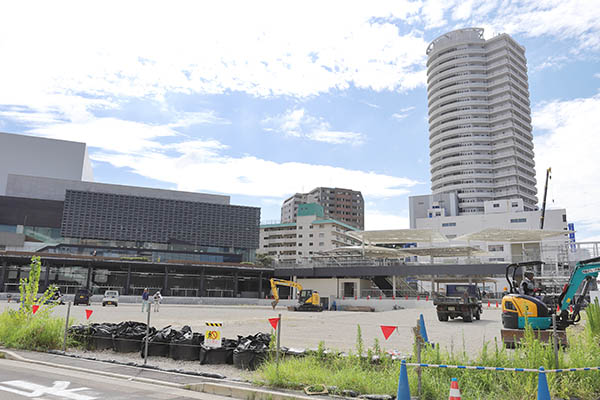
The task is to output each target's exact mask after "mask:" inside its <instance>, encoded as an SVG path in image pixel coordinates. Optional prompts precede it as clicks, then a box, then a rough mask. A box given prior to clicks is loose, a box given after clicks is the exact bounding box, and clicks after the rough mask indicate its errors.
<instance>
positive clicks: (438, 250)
mask: <svg viewBox="0 0 600 400" xmlns="http://www.w3.org/2000/svg"><path fill="white" fill-rule="evenodd" d="M406 250H407V251H409V252H410V253H411V255H413V256H429V257H469V256H484V255H488V254H489V253H488V252H487V251H485V250H481V249H480V248H479V247H474V246H445V247H413V248H410V249H406Z"/></svg>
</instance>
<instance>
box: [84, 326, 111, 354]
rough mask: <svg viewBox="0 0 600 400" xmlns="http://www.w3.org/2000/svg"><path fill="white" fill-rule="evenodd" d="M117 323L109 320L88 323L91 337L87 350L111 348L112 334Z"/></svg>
mask: <svg viewBox="0 0 600 400" xmlns="http://www.w3.org/2000/svg"><path fill="white" fill-rule="evenodd" d="M116 327H117V324H113V323H110V322H104V323H100V324H98V323H94V324H91V325H90V331H91V337H90V340H89V342H88V346H87V348H88V349H89V350H107V349H112V348H113V338H112V335H113V333H114V331H115V329H116Z"/></svg>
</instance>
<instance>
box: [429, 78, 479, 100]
mask: <svg viewBox="0 0 600 400" xmlns="http://www.w3.org/2000/svg"><path fill="white" fill-rule="evenodd" d="M443 83H446V82H443ZM438 85H441V84H438ZM487 87H488V84H487V82H486V81H485V79H482V80H480V81H474V80H470V79H469V78H462V79H456V83H454V84H451V85H450V86H446V87H443V88H440V89H436V90H430V91H428V92H427V101H428V102H429V101H430V100H431V99H432V98H433V97H435V96H438V95H439V96H440V97H441V96H444V95H446V94H448V93H451V92H453V91H457V90H465V89H480V90H483V89H487Z"/></svg>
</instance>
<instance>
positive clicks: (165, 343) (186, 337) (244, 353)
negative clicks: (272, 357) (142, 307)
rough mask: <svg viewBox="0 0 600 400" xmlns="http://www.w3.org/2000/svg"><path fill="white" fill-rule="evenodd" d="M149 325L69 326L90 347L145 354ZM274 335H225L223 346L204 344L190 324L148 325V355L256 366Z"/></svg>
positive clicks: (210, 362) (208, 362)
mask: <svg viewBox="0 0 600 400" xmlns="http://www.w3.org/2000/svg"><path fill="white" fill-rule="evenodd" d="M146 329H147V326H146V324H144V323H142V322H135V321H126V322H121V323H119V324H113V323H101V324H98V323H95V324H90V325H74V326H71V327H70V328H69V335H70V337H71V338H72V339H73V340H74V341H76V342H77V343H79V344H80V345H82V346H84V347H85V348H86V349H88V350H108V349H112V350H114V351H116V352H119V353H133V352H140V354H141V356H142V358H143V357H144V354H145V344H146V343H145V338H146ZM270 341H271V336H270V335H268V334H266V333H257V334H255V335H249V336H238V338H237V339H226V338H223V339H222V341H221V347H219V348H213V347H209V346H206V345H205V344H204V335H203V334H202V333H198V332H192V329H191V328H190V327H189V326H187V325H186V326H184V327H182V328H181V329H175V328H172V327H171V326H170V325H169V326H166V327H164V328H162V329H160V330H157V329H155V328H154V327H150V328H149V334H148V356H150V357H170V358H172V359H174V360H185V361H199V362H200V364H234V365H235V366H236V367H238V368H242V369H252V370H253V369H256V367H257V366H258V365H260V363H261V362H262V361H264V360H265V359H266V357H267V354H268V351H269V343H270Z"/></svg>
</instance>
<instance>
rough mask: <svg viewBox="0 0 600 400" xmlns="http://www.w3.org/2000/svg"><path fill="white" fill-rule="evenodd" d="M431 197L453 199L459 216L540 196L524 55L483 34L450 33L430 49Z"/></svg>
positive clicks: (532, 203)
mask: <svg viewBox="0 0 600 400" xmlns="http://www.w3.org/2000/svg"><path fill="white" fill-rule="evenodd" d="M427 56H428V59H427V98H428V106H429V152H430V169H431V190H432V193H433V194H434V195H436V194H442V193H452V192H455V193H456V194H457V196H458V211H459V215H463V214H482V213H483V212H484V203H485V202H486V201H490V200H501V199H521V200H522V201H523V207H524V209H525V210H526V211H532V210H535V209H536V204H537V197H536V195H537V190H536V179H535V168H534V167H535V164H534V160H533V158H534V154H533V135H532V133H531V131H532V128H531V110H530V106H529V89H528V88H529V85H528V79H527V61H526V59H525V48H524V47H523V46H521V45H519V44H518V43H517V42H516V41H514V40H513V39H512V38H511V37H510V36H509V35H506V34H501V35H498V36H495V37H493V38H491V39H489V40H485V39H484V38H483V29H481V28H467V29H459V30H456V31H452V32H449V33H446V34H444V35H442V36H440V37H438V38H437V39H435V40H434V41H433V42H431V43H430V44H429V47H428V48H427Z"/></svg>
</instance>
